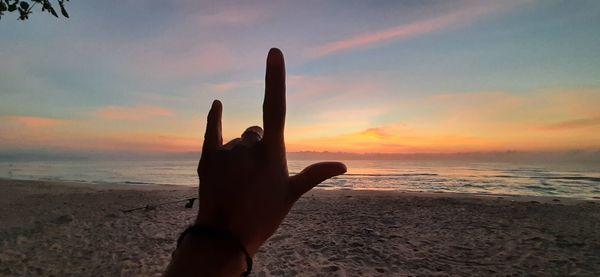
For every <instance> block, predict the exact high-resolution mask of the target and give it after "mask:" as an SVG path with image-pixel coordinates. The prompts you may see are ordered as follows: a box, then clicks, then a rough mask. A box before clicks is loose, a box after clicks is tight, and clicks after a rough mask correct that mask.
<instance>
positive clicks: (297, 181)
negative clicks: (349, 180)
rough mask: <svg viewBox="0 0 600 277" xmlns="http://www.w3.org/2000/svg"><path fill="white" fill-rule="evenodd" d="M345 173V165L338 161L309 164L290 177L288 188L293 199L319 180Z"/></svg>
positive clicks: (318, 182)
mask: <svg viewBox="0 0 600 277" xmlns="http://www.w3.org/2000/svg"><path fill="white" fill-rule="evenodd" d="M344 173H346V165H344V164H343V163H339V162H321V163H316V164H312V165H309V166H308V167H306V168H305V169H304V170H302V171H301V172H300V173H298V174H296V175H294V176H292V177H290V186H291V188H290V190H291V194H292V195H291V196H292V197H293V199H298V198H300V196H302V194H304V193H305V192H307V191H309V190H311V189H312V188H313V187H315V186H316V185H318V184H320V183H321V182H323V181H325V180H327V179H329V178H331V177H334V176H337V175H341V174H344Z"/></svg>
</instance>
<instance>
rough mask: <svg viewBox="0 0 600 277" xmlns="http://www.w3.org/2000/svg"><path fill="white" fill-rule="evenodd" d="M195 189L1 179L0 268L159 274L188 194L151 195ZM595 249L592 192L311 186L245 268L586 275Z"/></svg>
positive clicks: (597, 266)
mask: <svg viewBox="0 0 600 277" xmlns="http://www.w3.org/2000/svg"><path fill="white" fill-rule="evenodd" d="M195 196H196V190H195V189H194V188H191V187H185V186H167V185H121V184H103V183H75V182H48V181H17V180H10V179H0V222H1V224H0V276H160V275H161V273H162V272H163V271H164V269H165V268H166V266H167V264H168V262H169V259H170V255H171V252H172V251H173V250H174V248H175V241H176V238H177V236H178V235H179V233H180V232H181V231H182V230H183V229H184V228H185V226H186V225H188V224H191V223H192V221H193V219H194V218H195V214H196V211H197V207H198V204H197V203H195V204H194V207H193V208H192V209H187V208H185V207H184V204H185V201H180V202H175V203H170V204H164V205H156V204H161V203H167V202H173V201H179V200H182V199H186V198H190V197H195ZM147 205H148V208H143V207H146V206H147ZM138 207H142V208H141V209H138V210H134V211H130V212H123V210H131V209H134V208H138ZM599 249H600V202H599V201H597V200H576V199H567V198H553V197H516V196H514V197H511V196H484V195H475V194H457V193H418V192H404V193H403V192H397V191H395V192H391V191H389V192H386V191H353V190H313V191H310V192H309V193H307V194H306V195H305V196H303V197H302V198H301V199H300V200H299V201H298V203H297V204H296V206H295V207H294V208H293V209H292V211H291V212H290V214H289V215H288V217H287V218H286V219H285V221H284V222H283V224H282V225H281V227H280V229H279V230H278V231H277V232H276V233H275V235H274V236H273V237H271V239H270V240H269V241H268V242H267V243H266V244H265V245H264V246H263V247H262V249H261V250H260V252H259V253H258V254H257V255H256V256H255V258H254V260H255V267H254V270H253V274H252V275H251V276H294V275H298V276H470V275H475V276H493V275H498V276H507V275H543V276H566V275H576V276H594V275H597V274H599V273H600V250H599Z"/></svg>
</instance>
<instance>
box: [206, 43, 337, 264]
mask: <svg viewBox="0 0 600 277" xmlns="http://www.w3.org/2000/svg"><path fill="white" fill-rule="evenodd" d="M285 110H286V101H285V63H284V60H283V54H282V53H281V51H280V50H279V49H276V48H273V49H271V50H270V51H269V54H268V57H267V71H266V77H265V98H264V102H263V124H264V137H263V134H262V133H263V131H262V129H261V128H260V127H257V126H254V127H250V128H248V129H247V130H246V132H244V134H243V135H242V137H241V138H239V139H235V140H233V141H231V142H229V143H227V144H225V145H223V138H222V135H221V130H222V129H221V116H222V111H223V107H222V104H221V102H219V101H218V100H215V101H214V102H213V104H212V107H211V109H210V112H209V113H208V118H207V124H206V133H205V135H204V144H203V146H202V157H201V158H200V163H199V165H198V176H199V177H200V187H199V202H200V208H199V211H198V217H197V219H196V224H202V225H208V226H211V227H213V228H216V229H220V230H224V231H227V232H229V233H231V234H233V235H234V236H236V237H237V238H238V239H239V240H240V241H241V242H242V244H244V246H245V247H246V249H247V250H248V252H249V253H250V255H252V256H253V255H254V254H255V253H256V252H257V251H258V248H259V247H260V246H261V245H262V244H263V243H264V242H265V241H266V240H267V239H268V238H269V237H270V236H271V235H272V234H273V233H275V231H276V230H277V228H278V227H279V224H281V221H282V220H283V218H284V217H285V216H286V215H287V213H288V212H289V210H290V209H291V207H292V206H293V205H294V203H295V202H296V200H298V198H300V196H302V195H303V194H304V193H305V192H307V191H309V190H310V189H312V188H313V187H314V186H316V185H318V184H319V183H321V182H323V181H325V180H327V179H329V178H331V177H334V176H337V175H340V174H343V173H345V172H346V166H345V165H344V164H342V163H339V162H322V163H316V164H313V165H310V166H308V167H307V168H305V169H304V170H302V172H300V173H299V174H297V175H294V176H289V174H288V169H287V160H286V156H285V142H284V137H283V134H284V126H285Z"/></svg>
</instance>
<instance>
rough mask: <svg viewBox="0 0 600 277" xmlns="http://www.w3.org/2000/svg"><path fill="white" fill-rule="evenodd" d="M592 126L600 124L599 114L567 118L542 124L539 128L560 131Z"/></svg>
mask: <svg viewBox="0 0 600 277" xmlns="http://www.w3.org/2000/svg"><path fill="white" fill-rule="evenodd" d="M594 126H600V116H598V117H591V118H580V119H575V120H567V121H562V122H558V123H553V124H548V125H546V126H543V127H542V128H541V129H542V130H549V131H562V130H571V129H579V128H588V127H594Z"/></svg>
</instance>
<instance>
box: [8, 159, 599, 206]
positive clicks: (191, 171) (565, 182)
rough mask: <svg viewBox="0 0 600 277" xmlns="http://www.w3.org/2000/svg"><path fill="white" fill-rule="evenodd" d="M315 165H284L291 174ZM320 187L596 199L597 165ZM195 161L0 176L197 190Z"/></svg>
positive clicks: (15, 169)
mask: <svg viewBox="0 0 600 277" xmlns="http://www.w3.org/2000/svg"><path fill="white" fill-rule="evenodd" d="M313 162H315V161H308V160H291V161H288V167H289V171H290V174H295V173H298V172H299V171H300V170H302V168H304V167H305V166H307V165H309V164H311V163H313ZM343 162H344V163H346V165H347V166H348V172H347V174H345V175H343V176H339V177H336V178H334V179H331V180H328V181H326V182H324V183H322V184H321V185H319V186H318V187H317V188H319V189H339V190H355V189H372V190H400V191H424V192H459V193H478V194H490V195H528V196H557V197H572V198H581V199H600V167H598V166H597V165H586V164H557V163H555V164H545V165H542V164H527V163H500V162H458V161H456V162H448V161H390V160H385V161H381V160H350V161H343ZM196 165H197V161H188V160H186V161H91V160H79V161H36V162H24V161H19V162H7V161H2V162H0V177H3V178H11V179H25V180H48V181H78V182H92V183H120V184H123V185H132V186H134V185H135V186H140V185H147V184H172V185H181V186H196V185H197V184H198V181H197V176H196Z"/></svg>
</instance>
